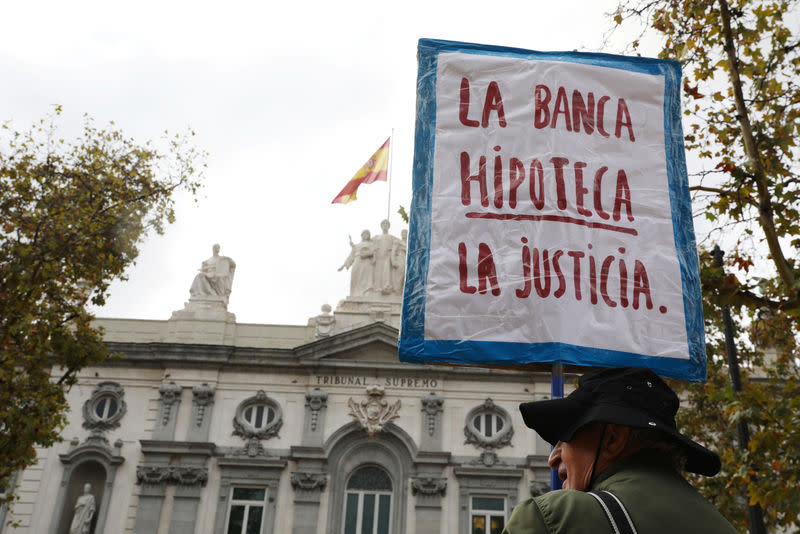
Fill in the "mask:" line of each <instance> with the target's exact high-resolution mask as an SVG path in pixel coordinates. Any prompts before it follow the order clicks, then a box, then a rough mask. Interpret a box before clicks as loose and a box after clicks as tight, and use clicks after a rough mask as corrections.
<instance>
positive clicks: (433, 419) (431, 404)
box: [419, 392, 444, 451]
mask: <svg viewBox="0 0 800 534" xmlns="http://www.w3.org/2000/svg"><path fill="white" fill-rule="evenodd" d="M421 401H422V434H421V435H422V438H421V439H420V444H419V448H420V450H425V451H440V450H442V411H443V410H444V408H442V405H443V404H444V399H443V398H441V397H439V396H438V395H436V393H434V392H430V393H429V394H428V395H425V396H424V397H422V399H421Z"/></svg>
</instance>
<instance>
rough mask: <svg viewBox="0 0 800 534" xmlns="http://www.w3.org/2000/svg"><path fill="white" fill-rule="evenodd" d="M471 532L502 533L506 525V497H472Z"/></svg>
mask: <svg viewBox="0 0 800 534" xmlns="http://www.w3.org/2000/svg"><path fill="white" fill-rule="evenodd" d="M470 518H471V528H472V530H471V531H470V534H501V532H502V531H503V527H505V526H506V500H505V498H504V497H472V498H471V499H470Z"/></svg>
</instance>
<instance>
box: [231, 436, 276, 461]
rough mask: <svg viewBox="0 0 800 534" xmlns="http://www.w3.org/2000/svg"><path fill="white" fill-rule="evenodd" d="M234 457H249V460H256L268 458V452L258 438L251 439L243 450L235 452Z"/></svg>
mask: <svg viewBox="0 0 800 534" xmlns="http://www.w3.org/2000/svg"><path fill="white" fill-rule="evenodd" d="M233 455H234V456H247V457H248V458H256V457H258V456H262V457H267V456H269V454H267V450H266V449H265V448H264V446H263V445H262V444H261V441H259V439H258V438H255V437H253V438H250V439H249V440H247V443H245V445H244V447H242V448H241V449H236V450H234V451H233Z"/></svg>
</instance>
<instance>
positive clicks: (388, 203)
mask: <svg viewBox="0 0 800 534" xmlns="http://www.w3.org/2000/svg"><path fill="white" fill-rule="evenodd" d="M393 151H394V128H392V135H391V136H389V165H388V166H389V172H388V174H389V176H388V178H387V181H388V182H389V193H388V194H387V195H386V197H387V198H386V220H387V221H388V220H389V217H390V214H391V212H392V152H393Z"/></svg>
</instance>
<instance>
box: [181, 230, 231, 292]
mask: <svg viewBox="0 0 800 534" xmlns="http://www.w3.org/2000/svg"><path fill="white" fill-rule="evenodd" d="M212 250H213V255H212V256H211V257H210V258H208V259H207V260H205V261H204V262H203V264H202V265H201V267H200V272H199V273H197V276H195V277H194V281H193V282H192V287H191V288H190V289H189V294H190V295H191V296H192V298H193V299H211V300H221V301H222V302H223V303H224V304H225V306H227V305H228V297H229V296H230V294H231V286H232V285H233V275H234V273H235V272H236V263H235V262H234V261H233V260H232V259H231V258H229V257H227V256H220V255H219V245H217V244H215V245H214V246H213V247H212Z"/></svg>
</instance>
